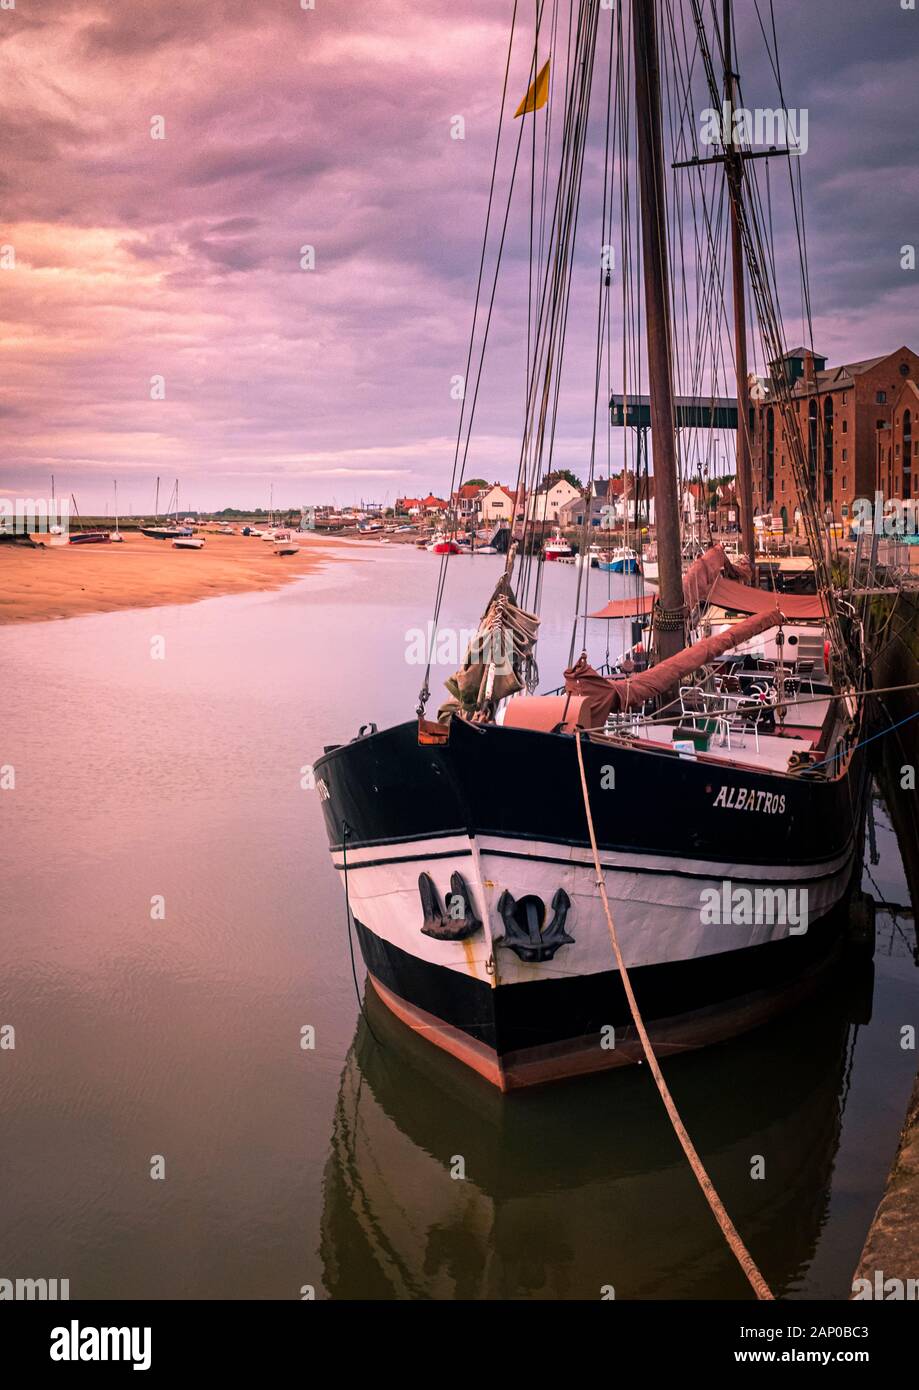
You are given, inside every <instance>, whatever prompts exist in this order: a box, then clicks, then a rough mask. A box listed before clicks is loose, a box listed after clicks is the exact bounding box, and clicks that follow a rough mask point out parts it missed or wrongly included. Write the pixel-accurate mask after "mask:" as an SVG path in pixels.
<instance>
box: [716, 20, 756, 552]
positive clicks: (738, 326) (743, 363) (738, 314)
mask: <svg viewBox="0 0 919 1390" xmlns="http://www.w3.org/2000/svg"><path fill="white" fill-rule="evenodd" d="M723 50H724V100H725V102H726V103H727V107H728V112H729V114H730V117H731V118H732V119H731V126H730V130H731V135H730V143H729V144H728V145H726V146H725V151H724V154H725V161H724V167H725V171H726V173H727V176H728V179H729V180H730V181H731V183H732V184H733V185H734V187H733V189H732V193H733V196H732V197H731V199H730V204H731V266H732V270H733V300H734V364H735V367H736V371H737V501H738V504H739V508H740V533H741V543H742V550H743V553H744V554H745V555H747V556H749V559H750V563H751V564H755V563H756V548H755V541H754V536H753V466H752V461H751V458H750V389H749V383H748V380H747V306H746V301H745V297H744V295H745V291H744V250H743V240H742V237H741V233H740V220H739V217H738V213H737V205H738V202H739V200H740V198H741V197H742V188H743V157H742V156H741V155H740V154H739V153H738V151H737V147H736V145H735V143H734V135H733V112H734V71H733V62H732V58H731V0H724V37H723Z"/></svg>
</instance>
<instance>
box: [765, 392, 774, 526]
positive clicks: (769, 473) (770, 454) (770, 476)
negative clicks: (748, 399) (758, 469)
mask: <svg viewBox="0 0 919 1390" xmlns="http://www.w3.org/2000/svg"><path fill="white" fill-rule="evenodd" d="M774 497H775V414H774V413H773V409H772V406H770V407H769V409H768V410H767V411H766V486H765V488H764V489H763V505H764V506H765V507H766V508H767V509H769V508H771V506H772V499H773V498H774Z"/></svg>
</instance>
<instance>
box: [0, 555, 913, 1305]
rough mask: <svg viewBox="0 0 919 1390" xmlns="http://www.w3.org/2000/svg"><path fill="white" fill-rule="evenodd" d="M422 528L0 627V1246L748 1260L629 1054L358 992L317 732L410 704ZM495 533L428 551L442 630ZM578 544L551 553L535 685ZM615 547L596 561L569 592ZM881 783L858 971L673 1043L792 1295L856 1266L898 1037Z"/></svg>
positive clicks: (248, 1268)
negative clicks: (519, 1063)
mask: <svg viewBox="0 0 919 1390" xmlns="http://www.w3.org/2000/svg"><path fill="white" fill-rule="evenodd" d="M437 563H438V562H437V561H436V560H435V559H434V557H432V556H430V555H427V554H425V553H423V552H420V553H419V552H417V551H414V550H405V549H402V548H397V547H395V546H393V547H391V548H390V549H388V550H386V549H380V548H374V549H372V550H371V549H370V548H369V547H355V548H354V550H353V551H348V552H347V558H346V559H345V560H342V561H337V562H333V563H330V564H329V565H327V566H326V567H325V568H324V569H322V570H321V571H319V572H318V573H316V574H312V575H309V576H307V577H306V578H304V579H303V580H300V581H297V582H296V583H294V584H292V585H290V586H289V587H287V588H285V589H282V590H281V591H279V592H277V593H267V594H266V593H260V594H251V595H245V596H236V597H232V598H220V599H212V600H208V601H206V602H202V603H196V604H191V605H187V606H182V607H172V608H160V609H145V610H136V611H130V612H122V613H111V614H102V615H98V616H94V617H84V618H78V619H73V620H70V621H66V622H55V623H40V624H32V625H26V626H21V627H7V628H5V629H3V630H2V631H0V669H2V672H3V688H2V696H0V701H2V710H0V713H2V722H0V764H2V765H4V766H6V767H12V768H13V769H14V773H15V787H12V788H9V789H7V790H4V791H0V844H2V865H3V872H2V899H0V914H2V929H0V1028H3V1027H4V1026H5V1025H12V1026H13V1028H14V1029H15V1033H14V1035H13V1036H14V1040H15V1047H14V1048H10V1047H6V1048H4V1049H0V1276H2V1277H9V1278H16V1277H26V1276H31V1277H45V1278H67V1279H69V1280H70V1293H71V1297H72V1298H89V1299H92V1298H103V1297H105V1298H130V1297H136V1298H173V1299H187V1298H281V1299H296V1298H299V1297H301V1296H302V1295H301V1291H302V1290H304V1289H305V1288H312V1289H314V1290H315V1293H316V1296H317V1297H329V1296H330V1297H335V1298H355V1297H370V1298H387V1297H399V1298H450V1297H472V1298H477V1297H485V1298H544V1297H547V1298H589V1299H596V1298H599V1297H600V1296H601V1295H600V1291H601V1288H603V1287H604V1286H613V1287H614V1288H615V1291H616V1296H617V1297H618V1298H700V1297H716V1298H717V1297H725V1298H732V1297H745V1296H746V1295H747V1293H748V1290H747V1287H746V1284H745V1281H744V1280H743V1276H742V1275H740V1274H739V1272H738V1271H737V1269H736V1266H735V1265H734V1262H733V1259H732V1257H731V1256H730V1254H729V1253H728V1251H727V1249H726V1247H725V1246H724V1243H723V1241H722V1238H721V1236H720V1234H719V1233H718V1230H717V1228H716V1226H715V1224H714V1222H713V1220H712V1218H711V1216H710V1214H709V1212H708V1209H707V1207H706V1206H705V1204H704V1201H703V1199H702V1198H701V1196H700V1195H699V1193H698V1191H697V1189H696V1187H695V1184H694V1180H693V1178H692V1176H691V1174H690V1172H689V1170H688V1168H687V1166H686V1164H685V1162H684V1160H683V1158H682V1156H681V1154H680V1151H679V1149H678V1147H677V1144H676V1141H675V1140H674V1138H673V1136H672V1134H671V1132H670V1128H669V1124H668V1122H667V1120H666V1117H665V1115H664V1112H663V1109H662V1107H661V1104H660V1101H659V1099H658V1096H657V1093H656V1091H655V1089H654V1087H653V1084H652V1081H651V1078H650V1076H649V1075H648V1074H647V1072H646V1070H645V1069H643V1068H632V1069H629V1070H628V1071H624V1072H614V1073H611V1074H608V1075H606V1076H601V1077H595V1078H589V1079H585V1080H581V1081H576V1082H567V1083H562V1084H561V1085H558V1086H556V1087H550V1088H548V1089H545V1090H542V1091H535V1092H533V1093H530V1094H524V1095H512V1096H510V1097H509V1098H504V1099H502V1098H501V1097H500V1096H499V1095H497V1094H494V1093H492V1091H491V1090H490V1088H488V1087H487V1086H486V1085H485V1083H483V1082H480V1081H479V1080H478V1078H476V1077H474V1076H473V1075H471V1074H469V1073H467V1072H466V1071H465V1070H464V1069H463V1068H462V1067H460V1066H459V1064H456V1063H454V1062H453V1061H452V1060H451V1059H450V1058H447V1057H445V1056H444V1055H443V1054H441V1053H439V1052H436V1051H434V1050H433V1049H431V1048H430V1047H429V1046H428V1045H427V1044H426V1043H424V1042H423V1041H419V1040H417V1039H415V1038H413V1037H411V1036H407V1035H406V1034H405V1032H404V1030H403V1029H402V1028H401V1026H397V1025H396V1024H395V1023H394V1022H393V1021H392V1020H390V1018H389V1017H388V1016H381V1014H380V1010H379V1008H374V1007H373V1006H372V1001H370V1003H369V1005H368V1011H367V1021H364V1020H361V1017H360V1011H359V1003H358V998H357V995H356V991H355V985H354V981H353V979H352V972H351V964H350V960H349V951H348V930H347V924H346V918H345V908H344V902H343V898H342V890H341V886H340V884H339V882H338V879H337V876H336V875H335V874H334V873H333V871H332V869H331V867H330V864H329V860H328V853H327V849H326V839H325V834H324V831H323V828H322V823H321V815H320V809H319V804H318V798H317V794H316V792H315V791H314V790H312V789H311V787H310V780H311V779H310V777H309V774H308V772H307V771H306V769H308V766H309V764H310V763H311V762H312V760H313V759H314V758H315V757H316V756H318V754H319V753H320V752H321V750H322V747H323V745H324V744H326V743H333V742H339V741H342V740H344V739H347V738H350V737H352V736H353V735H354V734H356V732H357V730H358V727H359V725H361V724H364V723H367V722H368V721H371V720H373V721H375V722H376V723H378V724H380V725H383V724H386V723H388V722H392V721H394V720H399V719H406V718H411V717H412V714H413V711H414V706H415V702H416V696H417V692H418V688H419V686H420V684H421V677H422V674H423V668H422V667H420V666H418V665H417V664H416V663H415V662H414V660H413V659H412V658H413V656H414V655H415V654H416V653H417V650H418V639H417V630H419V629H420V630H421V631H422V632H423V631H424V629H425V626H426V624H427V622H428V621H429V619H430V617H431V598H432V595H433V581H434V574H435V567H436V565H437ZM500 564H501V561H500V560H499V559H498V558H497V557H486V556H477V557H475V558H473V559H469V558H466V557H460V558H457V559H456V560H454V561H453V562H451V566H450V574H451V582H450V587H449V589H448V593H447V599H446V603H445V609H444V615H443V619H442V621H443V623H444V624H445V625H446V627H447V628H448V629H449V630H453V631H456V630H458V629H463V628H469V627H472V626H474V625H475V622H476V620H477V618H478V616H479V613H480V611H481V609H482V607H483V605H484V602H485V600H486V599H487V598H488V596H489V593H490V588H491V586H492V585H493V583H494V581H495V579H496V578H497V575H498V573H499V570H500ZM576 578H577V575H576V571H575V570H574V568H569V567H562V566H558V567H547V573H546V575H545V585H546V592H545V596H544V604H543V611H544V614H545V620H544V628H543V636H542V639H541V642H540V651H539V659H540V666H541V668H542V672H543V681H542V684H543V688H551V687H552V686H554V685H556V684H558V683H559V681H560V679H561V670H562V668H563V667H564V665H565V664H566V663H567V655H568V643H569V638H570V618H569V615H570V613H571V612H572V594H573V589H574V585H575V583H576ZM626 582H629V581H624V580H622V579H613V580H609V579H608V578H607V576H606V575H603V576H600V577H598V576H597V574H596V573H595V574H594V575H593V576H592V579H591V584H592V594H591V604H590V606H593V607H599V606H600V605H601V604H602V603H603V602H605V599H606V596H607V591H608V588H609V585H610V584H611V583H612V584H614V585H616V586H618V587H616V588H615V589H614V592H615V593H617V594H619V593H622V592H624V589H623V587H622V586H623V585H624V583H626ZM593 600H596V601H595V602H594V601H593ZM600 626H601V627H602V628H603V631H602V632H601V633H598V634H594V636H593V639H592V640H593V643H594V645H593V646H592V648H591V653H592V655H593V656H594V659H595V660H596V661H601V660H602V659H603V656H604V650H603V648H604V642H605V625H600ZM413 630H415V631H414V632H413ZM622 636H623V634H622V633H620V632H614V633H613V634H611V642H612V649H613V650H612V655H613V656H614V657H615V656H617V655H618V653H619V650H620V649H621V646H622ZM443 651H444V655H445V656H446V657H447V659H448V660H449V658H450V656H451V655H453V653H451V651H450V638H449V632H448V636H447V638H446V639H445V645H444V648H443ZM460 655H461V653H460ZM452 669H453V667H452V666H451V665H442V666H440V667H438V668H436V670H435V673H434V676H435V679H434V680H432V683H431V684H432V690H433V691H434V694H433V696H432V701H431V705H430V707H429V709H430V710H431V711H432V712H433V710H435V709H436V706H437V703H438V702H439V697H440V690H441V682H442V680H443V678H444V677H445V676H447V675H449V674H450V672H451V670H452ZM573 775H574V773H573ZM874 814H875V820H876V843H877V851H878V855H877V857H878V862H877V863H876V864H868V865H867V866H866V877H865V880H864V883H865V887H866V888H867V889H868V891H870V892H871V893H872V894H873V895H874V896H875V897H876V898H877V899H878V900H879V901H882V902H884V903H886V904H892V905H894V908H890V907H888V908H885V909H884V910H882V911H880V912H879V914H878V919H877V921H878V938H877V951H876V955H875V961H874V969H873V972H872V971H871V969H870V968H869V967H863V968H862V969H861V970H860V971H858V972H855V974H849V975H847V976H846V977H845V978H841V979H839V980H838V981H835V982H834V983H833V984H832V987H831V988H829V989H828V990H827V991H826V993H825V994H824V995H823V996H822V997H821V999H820V1001H819V1002H818V1003H816V1004H811V1005H809V1006H808V1007H807V1008H806V1009H805V1010H803V1011H800V1012H798V1013H796V1014H794V1015H790V1016H787V1017H786V1018H784V1019H782V1020H780V1021H779V1022H778V1023H777V1024H775V1025H774V1026H772V1027H770V1028H768V1029H765V1030H762V1031H760V1032H757V1033H754V1034H751V1035H749V1036H747V1037H745V1038H742V1039H739V1040H738V1041H736V1042H734V1043H731V1044H729V1045H725V1046H721V1047H718V1048H715V1049H712V1050H710V1051H708V1052H703V1053H698V1054H694V1055H692V1056H687V1057H684V1058H681V1059H679V1060H676V1061H674V1062H671V1063H669V1064H667V1066H666V1072H667V1076H668V1080H669V1082H670V1085H671V1087H672V1089H673V1092H674V1095H675V1097H676V1100H677V1103H678V1104H679V1105H680V1107H681V1108H682V1111H683V1116H684V1119H685V1120H686V1123H687V1126H688V1128H689V1131H690V1133H691V1134H692V1135H693V1137H694V1139H695V1142H696V1144H697V1147H698V1148H699V1150H700V1152H701V1154H702V1157H703V1159H704V1161H705V1162H706V1164H707V1166H708V1168H709V1171H710V1173H711V1175H712V1177H713V1179H714V1181H715V1183H716V1185H717V1187H718V1188H719V1190H720V1193H721V1195H722V1197H723V1199H724V1201H725V1203H726V1205H727V1207H728V1210H729V1211H730V1212H731V1215H732V1217H733V1219H734V1221H735V1223H736V1224H737V1226H738V1228H739V1230H740V1232H741V1234H742V1235H743V1237H744V1239H745V1240H746V1241H747V1243H748V1245H749V1247H750V1250H751V1253H752V1254H753V1255H754V1257H755V1259H756V1260H757V1262H758V1263H759V1265H760V1267H761V1268H762V1270H763V1272H764V1274H765V1275H766V1277H767V1279H768V1280H769V1281H770V1283H771V1285H772V1287H773V1289H774V1290H775V1292H776V1293H777V1294H780V1295H785V1296H797V1297H802V1298H817V1297H835V1298H846V1297H847V1296H848V1293H849V1287H850V1281H851V1277H852V1272H853V1270H854V1267H855V1264H856V1260H857V1258H858V1255H859V1252H860V1250H861V1246H862V1243H863V1240H864V1237H865V1234H866V1231H867V1229H868V1226H869V1223H870V1221H871V1217H872V1215H873V1213H874V1210H875V1207H876V1205H877V1202H878V1199H879V1197H880V1195H881V1191H882V1188H883V1183H884V1179H885V1176H886V1172H887V1169H888V1167H889V1164H890V1161H891V1158H892V1156H893V1153H894V1149H895V1147H896V1141H897V1135H898V1131H899V1126H900V1122H901V1120H902V1116H903V1113H904V1110H905V1106H906V1098H907V1095H908V1092H909V1088H910V1085H911V1082H912V1077H913V1074H914V1071H915V1066H916V1054H915V1052H913V1051H909V1050H904V1049H902V1048H901V1046H900V1029H901V1028H902V1027H904V1026H905V1025H908V1024H911V1023H912V1024H915V1023H916V1022H917V1020H916V1016H915V1004H914V998H915V988H916V964H915V936H914V921H913V919H912V918H911V916H909V913H908V902H907V890H906V885H905V881H904V874H903V869H902V865H901V861H900V857H899V854H898V850H897V845H896V841H895V838H894V836H893V833H892V832H891V830H890V828H889V823H888V821H887V817H886V814H885V811H884V808H883V806H882V805H881V804H880V803H879V802H876V804H875V808H874ZM897 907H902V908H905V909H907V911H906V912H900V911H897V910H896V908H897ZM358 982H359V986H360V989H361V991H363V969H362V967H361V966H360V964H359V965H358ZM368 1022H369V1025H370V1028H372V1030H373V1031H372V1033H371V1031H370V1028H368ZM304 1030H312V1031H311V1032H310V1031H307V1032H306V1033H304ZM6 1036H7V1037H10V1036H11V1035H10V1034H9V1032H8V1033H7V1035H6ZM309 1041H314V1046H312V1047H309V1046H302V1045H301V1044H302V1043H304V1042H309ZM457 1154H460V1155H463V1157H464V1160H465V1170H466V1177H465V1180H456V1179H454V1178H453V1177H451V1167H452V1159H453V1157H454V1156H455V1155H457ZM756 1155H765V1156H766V1175H765V1177H764V1178H762V1179H753V1178H752V1177H751V1168H752V1165H753V1163H754V1159H755V1156H756Z"/></svg>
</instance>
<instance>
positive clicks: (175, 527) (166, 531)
mask: <svg viewBox="0 0 919 1390" xmlns="http://www.w3.org/2000/svg"><path fill="white" fill-rule="evenodd" d="M173 502H174V503H175V511H174V516H175V523H174V524H170V523H169V521H168V520H167V521H165V522H163V523H162V524H161V523H160V519H159V517H160V480H159V478H157V480H156V502H155V504H154V505H155V520H154V524H153V525H152V526H142V527H141V528H140V533H141V535H142V536H149V537H150V539H151V540H154V541H174V540H178V539H180V538H182V537H184V536H192V535H194V529H195V528H194V526H193V525H188V524H185V525H179V480H178V478H176V480H175V482H174V483H173V487H172V492H171V493H170V495H169V501H168V502H167V504H166V517H167V518H168V517H169V513H170V509H171V508H172V506H173Z"/></svg>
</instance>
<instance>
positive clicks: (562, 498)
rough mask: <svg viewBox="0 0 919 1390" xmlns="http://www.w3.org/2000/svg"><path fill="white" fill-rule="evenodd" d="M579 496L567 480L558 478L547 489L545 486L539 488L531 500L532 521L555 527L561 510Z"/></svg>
mask: <svg viewBox="0 0 919 1390" xmlns="http://www.w3.org/2000/svg"><path fill="white" fill-rule="evenodd" d="M580 496H581V494H580V493H579V492H578V490H577V488H576V487H572V485H571V483H569V481H568V479H567V478H559V479H558V481H557V482H554V483H553V484H552V486H551V487H550V488H548V489H547V488H546V487H545V486H543V487H541V488H539V489H538V491H537V493H536V496H535V497H534V498H533V519H534V521H551V522H552V523H553V524H554V525H557V524H558V521H559V515H558V514H559V511H560V510H561V508H562V507H564V506H565V504H566V503H567V502H574V501H576V500H577V499H579V498H580Z"/></svg>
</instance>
